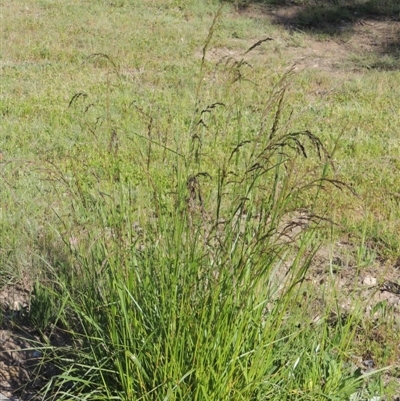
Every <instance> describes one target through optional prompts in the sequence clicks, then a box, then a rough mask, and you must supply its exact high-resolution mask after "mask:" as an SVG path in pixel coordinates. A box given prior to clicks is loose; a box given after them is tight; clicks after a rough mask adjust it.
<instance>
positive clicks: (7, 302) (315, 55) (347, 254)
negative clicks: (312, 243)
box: [0, 6, 400, 400]
mask: <svg viewBox="0 0 400 401" xmlns="http://www.w3.org/2000/svg"><path fill="white" fill-rule="evenodd" d="M298 11H299V7H295V6H292V7H280V8H276V9H268V8H265V7H262V6H251V7H248V8H246V9H244V10H241V11H240V12H238V15H237V18H240V15H244V16H247V17H251V18H252V17H254V18H260V17H261V18H265V19H266V20H268V21H272V22H274V23H276V24H280V25H282V26H283V27H284V29H285V30H286V33H287V36H286V37H284V38H283V39H282V38H281V39H279V40H280V42H281V46H280V47H279V51H280V52H281V53H282V54H284V56H285V58H286V60H287V61H288V63H289V64H290V63H293V64H294V63H296V65H297V67H298V68H315V69H321V70H325V71H329V72H331V73H340V74H343V73H346V72H350V71H354V70H357V69H360V66H359V65H357V64H355V63H354V62H353V61H352V60H354V58H357V57H365V56H368V55H374V54H375V55H376V54H377V53H379V54H380V55H381V56H383V55H385V52H387V53H389V52H391V51H392V50H393V46H394V45H393V44H395V43H396V41H397V40H398V39H399V38H400V23H399V22H398V21H391V20H376V19H371V18H363V19H360V20H358V21H357V22H356V23H351V24H350V23H348V22H345V21H343V23H341V24H340V26H338V27H337V35H333V36H330V37H327V36H324V37H323V38H321V37H318V36H313V35H311V34H310V35H309V34H305V35H304V36H303V35H302V38H301V41H300V42H299V40H298V39H297V40H291V36H295V35H297V34H302V33H304V32H303V31H302V30H301V29H299V28H297V27H296V26H294V25H292V23H291V21H292V17H293V16H294V15H295V14H296V13H297V12H298ZM273 40H275V38H273ZM248 44H249V45H251V44H252V43H251V42H249V43H248ZM241 54H243V52H242V51H237V50H234V49H230V48H227V47H221V48H211V49H210V50H209V51H208V53H207V58H208V59H210V60H213V61H219V60H220V59H223V58H229V57H236V56H239V55H241ZM199 55H200V56H201V54H200V53H199ZM266 56H267V53H266V52H265V49H264V50H263V47H262V46H260V47H258V48H257V49H255V51H254V52H252V55H251V57H261V58H262V57H266ZM363 67H364V68H369V66H368V64H365V65H364V66H363ZM397 68H398V69H400V63H399V65H398V67H397ZM356 248H357V244H354V243H352V242H351V240H349V239H346V240H343V241H341V242H338V243H337V244H335V245H334V246H333V247H332V248H330V249H328V248H325V249H321V251H320V252H319V253H318V255H317V256H316V258H315V263H314V266H313V267H312V269H311V271H310V277H309V280H310V282H312V283H313V284H314V285H316V286H318V287H319V288H322V287H323V286H331V283H332V280H334V281H335V282H336V285H337V288H338V289H339V304H340V307H341V308H342V309H343V312H346V311H347V312H348V311H350V310H351V308H352V305H353V301H354V299H357V300H358V301H357V302H361V303H363V305H364V308H365V313H366V314H369V315H371V314H372V315H373V314H374V313H376V311H375V309H376V305H386V307H385V308H386V309H387V310H390V311H391V313H394V314H395V315H397V317H399V313H400V286H399V285H398V284H397V283H399V282H400V262H399V263H394V264H393V263H392V264H390V263H387V262H386V261H383V260H379V258H376V259H375V260H374V261H372V263H371V264H370V266H368V267H366V268H365V269H363V270H362V272H361V273H360V272H359V271H358V270H357V269H356V265H357V262H356V255H355V252H356V251H355V249H356ZM371 252H372V253H373V249H371ZM29 300H30V288H29V285H22V286H21V285H20V286H16V285H12V286H10V285H8V286H5V287H3V288H1V289H0V311H1V313H2V315H3V316H2V318H1V319H0V393H2V394H4V395H5V396H7V397H10V399H13V400H17V399H19V400H32V399H34V398H35V394H36V391H37V390H38V388H40V387H41V385H43V383H44V380H46V377H47V378H49V377H51V375H52V374H54V369H51V368H50V370H49V368H46V369H47V370H46V369H45V370H44V371H43V370H41V371H40V370H38V366H39V365H41V363H42V357H41V354H40V353H38V352H37V351H34V350H32V345H33V344H38V343H40V342H41V338H40V336H38V334H37V333H35V332H34V331H33V330H32V329H31V328H30V327H29V326H26V325H25V326H24V325H22V324H20V325H19V324H17V323H15V322H21V321H23V319H22V320H21V319H19V315H20V314H23V313H24V311H25V310H26V309H27V308H28V307H29ZM374 308H375V309H374ZM316 314H318V311H316ZM316 316H317V315H316ZM397 320H398V319H397ZM371 335H375V336H379V330H378V329H377V330H375V331H374V330H372V334H371ZM382 341H384V338H382ZM378 342H379V338H378ZM398 351H399V350H398ZM397 355H400V351H399V352H397ZM358 357H359V358H360V361H361V362H360V363H362V362H363V361H365V360H372V361H373V359H374V356H373V355H367V356H366V355H364V356H363V355H360V356H358ZM391 362H392V363H393V364H397V365H398V364H400V360H393V361H391Z"/></svg>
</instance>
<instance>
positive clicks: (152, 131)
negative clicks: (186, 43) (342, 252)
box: [45, 30, 360, 401]
mask: <svg viewBox="0 0 400 401" xmlns="http://www.w3.org/2000/svg"><path fill="white" fill-rule="evenodd" d="M211 33H212V30H211V31H210V34H211ZM210 38H211V36H210ZM210 38H209V39H208V41H207V44H206V46H205V47H204V52H203V59H202V63H201V66H202V67H201V71H200V76H199V77H197V79H198V82H199V85H198V86H197V88H196V89H195V91H194V103H195V104H194V107H192V111H191V112H188V109H189V108H188V109H182V110H179V109H178V110H169V111H164V112H165V113H166V114H168V115H171V116H173V118H172V119H169V118H166V119H163V118H164V117H163V115H162V112H160V110H159V109H157V107H156V106H151V107H150V105H146V104H145V100H143V99H135V100H134V101H133V102H131V103H130V104H129V107H128V108H127V110H129V112H123V111H121V110H116V111H115V108H113V105H110V104H109V102H107V104H106V105H105V107H104V115H103V116H102V118H103V120H104V123H103V124H102V125H100V124H98V125H96V124H97V120H94V121H95V123H92V122H91V121H85V118H87V119H88V120H89V119H90V116H86V117H85V118H83V120H82V121H83V123H82V126H83V127H84V129H85V130H87V131H86V132H87V133H88V137H89V138H90V139H89V140H88V141H87V143H82V144H81V145H80V147H79V148H77V149H76V150H75V151H74V153H73V154H71V157H70V159H69V161H68V159H67V161H64V162H63V163H60V164H59V165H57V164H56V163H54V164H52V165H51V166H50V167H49V171H50V172H51V176H52V179H53V180H54V182H55V183H56V184H55V185H56V187H57V188H58V191H59V194H60V202H61V203H62V204H63V205H64V207H67V209H68V211H67V212H65V213H64V214H63V215H62V216H61V215H60V220H61V221H62V228H61V229H60V233H61V235H62V237H63V239H64V241H65V244H66V246H67V247H68V248H69V251H70V256H69V259H68V261H64V262H63V263H61V264H60V266H59V267H58V268H57V269H53V274H54V277H55V281H56V285H55V286H54V288H55V290H56V292H57V293H58V294H60V297H61V298H62V300H63V302H62V310H61V312H60V311H59V312H58V314H57V316H58V317H62V319H63V326H64V327H67V328H68V331H69V332H70V334H71V335H72V336H73V337H74V338H75V339H76V340H77V344H79V346H77V347H76V349H75V350H73V349H69V350H68V357H60V358H59V359H57V360H56V361H55V363H56V364H57V365H58V366H59V368H60V369H61V373H60V374H59V375H58V376H56V377H53V378H52V379H51V381H50V382H49V384H48V386H47V388H46V389H45V391H46V394H47V397H48V398H51V397H54V399H58V400H62V399H65V400H67V399H68V400H70V399H79V400H84V399H87V400H112V399H115V400H198V401H200V400H213V401H214V400H267V399H268V400H274V399H275V400H285V399H287V400H289V399H290V400H294V399H308V400H314V399H327V398H328V399H332V400H334V399H337V400H339V399H340V400H344V399H347V398H348V397H349V396H350V395H351V394H354V393H355V392H356V390H357V388H358V387H359V386H360V379H359V377H358V376H357V374H356V373H354V372H353V373H352V372H350V370H349V367H348V366H347V365H345V361H346V352H347V351H348V347H349V342H350V340H351V336H352V333H353V330H354V320H353V319H352V318H351V317H349V318H347V319H345V320H343V321H341V320H340V319H339V320H340V321H339V322H337V323H336V324H332V323H331V322H329V321H328V320H327V319H325V317H324V316H320V317H319V318H318V319H314V321H313V320H312V316H308V315H307V314H306V313H304V310H303V306H304V305H303V304H302V303H303V302H305V300H304V293H303V291H302V285H303V283H304V281H305V279H306V277H307V271H308V268H309V266H310V263H311V261H312V258H313V256H314V254H315V252H316V250H317V246H316V244H317V241H316V231H315V228H316V227H317V226H318V224H319V222H320V221H321V217H323V216H321V211H323V210H324V208H328V207H329V205H321V204H319V203H318V202H319V199H320V193H321V191H323V190H324V189H325V188H326V187H327V186H334V187H340V186H341V185H342V183H340V182H339V181H336V180H335V179H333V178H330V176H329V174H330V173H331V172H332V166H331V160H330V156H329V152H328V151H327V149H325V147H324V145H323V144H322V142H321V141H320V140H319V139H318V138H317V137H316V136H314V135H313V134H312V133H311V132H309V131H304V130H302V131H296V129H295V127H292V126H291V120H290V119H291V114H290V111H289V110H288V108H286V106H285V91H286V90H287V88H288V86H289V84H290V76H291V74H292V72H293V71H291V70H290V71H289V72H288V73H286V74H284V75H283V76H282V77H281V78H280V79H278V80H277V81H276V85H275V87H273V88H271V89H268V92H269V95H268V96H267V99H266V101H265V102H264V104H262V105H260V104H253V103H252V102H247V101H244V100H243V99H245V98H246V99H248V97H245V96H243V94H244V93H245V91H249V90H255V91H258V90H260V89H261V88H257V85H256V84H254V83H252V82H249V81H248V80H246V76H245V74H246V69H247V68H248V65H247V63H246V61H245V59H241V60H234V59H229V60H222V61H221V62H220V63H218V64H217V65H216V66H212V65H210V64H209V63H208V62H206V60H205V56H206V49H207V45H208V44H209V41H210ZM96 57H101V58H105V59H106V62H107V60H108V61H110V59H109V58H108V57H106V56H105V55H97V56H96ZM113 73H114V74H116V75H118V67H117V66H116V64H115V63H113ZM110 79H111V78H110ZM110 85H111V84H110ZM80 98H81V96H76V97H74V100H73V101H72V102H71V104H70V106H71V107H73V105H74V104H75V103H76V102H78V101H79V100H82V99H80ZM89 108H90V104H89V103H88V106H86V107H84V114H85V115H86V113H87V112H88V109H89ZM113 110H114V111H113ZM154 110H156V111H154ZM113 112H115V113H116V115H115V116H113ZM157 119H160V121H157ZM165 121H168V125H166V123H165ZM178 129H181V132H179V135H178V134H177V130H178ZM346 366H347V367H346Z"/></svg>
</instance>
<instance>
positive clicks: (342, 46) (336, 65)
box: [198, 5, 400, 74]
mask: <svg viewBox="0 0 400 401" xmlns="http://www.w3.org/2000/svg"><path fill="white" fill-rule="evenodd" d="M301 10H302V7H299V6H286V7H276V8H270V7H266V6H262V5H252V6H249V7H246V8H244V9H242V10H240V11H239V12H238V13H237V16H236V18H240V17H242V16H244V17H247V18H257V19H260V18H261V19H265V21H266V23H268V24H270V23H271V22H272V23H274V24H276V25H278V26H281V27H283V28H284V30H285V32H286V36H285V35H282V37H280V38H272V39H273V40H274V41H275V46H274V47H275V49H274V51H278V52H280V53H281V55H282V54H283V55H284V56H285V59H286V60H287V63H288V64H296V67H297V68H298V69H302V68H313V69H318V70H323V71H329V72H330V73H334V74H335V73H339V74H343V73H344V72H351V71H359V70H362V69H373V68H377V69H383V70H385V69H386V70H393V69H400V58H399V57H400V22H399V21H396V20H390V19H382V18H381V19H374V18H371V17H369V16H366V17H365V18H360V19H357V21H354V22H349V21H345V20H343V21H340V22H338V23H335V24H334V26H333V27H331V29H330V30H329V34H327V33H324V32H323V31H322V32H321V31H319V30H317V31H312V29H307V30H305V29H304V28H303V27H301V26H300V27H299V26H298V24H296V15H298V14H299V12H300V11H301ZM244 41H245V40H244ZM245 42H246V44H247V45H248V46H249V47H250V46H251V45H252V44H253V42H252V41H245ZM269 51H270V50H269V49H268V50H265V48H263V47H262V46H260V47H258V48H257V49H255V50H254V51H253V52H251V53H249V54H248V55H247V57H248V58H250V59H251V58H262V57H267V56H268V53H269ZM198 55H199V56H200V53H199V54H198ZM242 55H243V52H242V51H241V50H235V49H233V48H228V47H216V48H211V49H209V51H208V54H207V58H208V59H209V60H212V61H220V60H221V59H228V58H230V57H239V56H242ZM390 57H392V58H394V60H391V61H389V60H387V61H386V62H384V61H382V58H383V59H385V58H390ZM396 61H397V62H396Z"/></svg>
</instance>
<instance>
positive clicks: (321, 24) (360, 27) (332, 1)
mask: <svg viewBox="0 0 400 401" xmlns="http://www.w3.org/2000/svg"><path fill="white" fill-rule="evenodd" d="M236 4H238V7H237V9H238V11H239V12H241V13H246V12H247V11H248V10H250V9H251V10H252V13H253V14H254V12H256V13H259V14H260V15H261V14H263V15H265V14H267V15H269V16H271V20H272V22H273V23H274V24H277V25H281V26H282V27H284V28H285V29H286V30H288V31H290V32H302V33H306V34H308V35H310V36H313V37H316V38H317V39H321V40H322V39H325V40H326V39H334V40H337V41H340V42H348V41H349V40H352V39H353V42H354V41H355V40H354V37H357V36H358V37H363V38H364V39H363V40H361V42H362V43H360V49H359V50H360V52H359V53H360V54H359V55H358V56H359V57H360V63H361V65H362V66H364V67H366V68H368V69H377V70H399V69H400V0H368V1H365V0H364V1H362V0H359V1H357V0H342V1H341V0H297V1H278V0H255V1H250V0H242V1H240V0H239V1H238V0H236ZM356 40H357V39H356ZM364 43H367V45H366V46H362V44H364Z"/></svg>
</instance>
